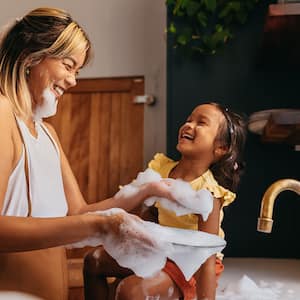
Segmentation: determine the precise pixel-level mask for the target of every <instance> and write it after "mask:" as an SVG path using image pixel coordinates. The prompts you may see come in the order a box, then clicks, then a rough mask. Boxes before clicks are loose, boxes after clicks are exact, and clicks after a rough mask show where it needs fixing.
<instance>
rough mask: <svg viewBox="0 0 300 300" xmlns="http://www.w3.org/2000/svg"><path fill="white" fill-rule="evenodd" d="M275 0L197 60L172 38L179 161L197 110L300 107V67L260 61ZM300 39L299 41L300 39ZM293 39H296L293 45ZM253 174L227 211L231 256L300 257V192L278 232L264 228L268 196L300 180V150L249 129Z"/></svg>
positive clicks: (287, 196) (284, 207) (282, 208)
mask: <svg viewBox="0 0 300 300" xmlns="http://www.w3.org/2000/svg"><path fill="white" fill-rule="evenodd" d="M273 2H274V1H273ZM269 3H270V1H261V3H260V4H259V5H258V6H257V8H256V9H255V11H254V12H253V14H252V15H251V17H250V19H249V21H248V23H247V24H246V25H244V26H243V27H242V28H240V29H239V31H238V32H237V33H236V35H235V39H234V40H233V41H231V42H230V43H229V44H228V45H227V46H226V48H225V49H224V51H223V52H222V53H220V54H218V55H216V56H211V57H201V58H199V57H198V58H191V57H186V56H183V55H182V54H181V53H178V51H175V50H174V49H173V48H172V47H171V45H170V42H168V80H167V82H168V87H167V91H168V118H167V122H168V124H167V127H168V138H167V140H168V154H169V155H170V156H171V157H173V158H174V159H177V158H178V157H179V154H178V153H177V152H176V149H175V146H176V143H177V130H178V128H179V126H180V124H181V123H182V122H184V120H185V119H186V117H187V116H188V114H189V113H190V112H191V110H192V109H193V108H194V107H195V106H196V105H198V104H200V103H202V102H207V101H216V102H220V103H222V104H223V105H225V106H228V107H230V108H231V109H233V110H236V111H239V112H243V113H245V114H246V115H248V116H249V115H250V114H251V113H253V112H255V111H259V110H265V109H273V108H300V72H299V70H300V68H299V67H297V68H296V67H295V66H290V67H285V69H284V70H283V69H281V70H278V69H277V68H276V67H269V66H260V65H259V64H258V61H259V60H258V57H259V54H260V53H261V44H262V38H263V25H264V20H265V16H266V13H267V7H268V4H269ZM299 38H300V36H299V37H295V39H299ZM292 46H293V45H291V47H292ZM245 160H246V164H247V168H246V172H245V174H244V176H243V177H242V182H241V185H240V188H239V191H238V197H237V199H236V201H235V202H234V203H233V204H232V205H231V206H229V207H228V208H227V209H226V210H225V219H224V222H223V227H224V229H225V232H226V240H227V242H228V246H227V247H226V249H225V251H224V253H225V255H227V256H250V257H298V258H299V257H300V245H299V243H298V242H297V239H298V237H299V236H300V218H299V215H300V197H299V196H298V195H296V194H295V193H292V192H289V191H286V192H283V193H281V194H280V195H279V197H278V198H277V201H276V203H275V209H274V226H273V232H272V233H271V234H269V235H267V234H263V233H259V232H257V231H256V223H257V217H258V214H259V210H260V201H261V198H262V196H263V194H264V192H265V190H266V189H267V187H268V186H269V185H270V184H272V183H273V182H274V181H276V180H278V179H281V178H295V179H298V180H300V152H296V151H293V148H292V147H291V146H288V145H284V144H262V143H261V141H260V137H259V136H257V135H254V134H252V133H249V134H248V140H247V145H246V151H245Z"/></svg>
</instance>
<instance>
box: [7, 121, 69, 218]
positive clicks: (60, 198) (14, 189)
mask: <svg viewBox="0 0 300 300" xmlns="http://www.w3.org/2000/svg"><path fill="white" fill-rule="evenodd" d="M17 125H18V126H19V128H20V133H21V134H22V137H23V141H24V144H25V145H24V146H25V147H26V152H25V151H24V146H23V150H22V155H21V158H20V160H19V162H18V163H17V165H16V167H15V168H14V170H13V172H12V174H11V175H10V177H9V180H8V187H7V190H6V194H5V198H4V204H3V208H2V212H1V215H5V216H23V217H25V216H27V215H28V211H29V207H28V197H27V183H26V175H25V155H26V154H27V162H28V179H29V193H30V198H31V216H32V217H61V216H66V214H67V211H68V206H67V201H66V196H65V192H64V187H63V180H62V173H61V166H60V154H59V149H58V146H57V144H56V143H55V141H54V139H53V137H52V136H51V134H50V132H49V131H48V129H47V128H46V127H45V125H43V124H42V123H39V122H37V123H35V127H36V131H37V137H34V136H33V135H32V134H31V133H30V131H29V129H28V128H27V126H26V125H25V123H24V122H23V121H21V120H19V119H17Z"/></svg>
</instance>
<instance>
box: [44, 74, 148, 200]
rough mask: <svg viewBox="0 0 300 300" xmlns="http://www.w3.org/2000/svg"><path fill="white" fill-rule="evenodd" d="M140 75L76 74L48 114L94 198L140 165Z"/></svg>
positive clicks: (126, 178)
mask: <svg viewBox="0 0 300 300" xmlns="http://www.w3.org/2000/svg"><path fill="white" fill-rule="evenodd" d="M143 92H144V81H143V78H115V79H114V78H112V79H91V80H87V79H84V80H79V81H78V84H77V86H76V87H75V88H73V89H72V90H71V91H70V92H69V93H66V94H65V95H64V96H63V98H62V99H61V100H60V103H59V106H58V112H57V114H56V116H55V117H53V118H50V119H49V121H50V123H52V124H53V126H54V127H55V129H56V131H57V134H58V136H59V137H60V140H61V143H62V147H63V149H64V151H65V153H66V155H67V157H68V159H69V161H70V164H71V167H72V170H73V172H74V174H75V176H76V178H77V180H78V183H79V186H80V189H81V191H82V193H83V195H84V197H85V199H86V201H87V202H89V203H93V202H96V201H99V200H102V199H105V198H107V197H110V196H112V195H113V194H115V193H116V192H117V191H118V189H119V185H124V184H127V183H129V182H130V181H131V180H132V179H133V178H135V177H136V175H137V173H138V172H139V171H141V170H142V168H143V131H144V129H143V115H144V111H143V109H144V108H143V104H135V103H133V98H134V96H135V95H141V94H143Z"/></svg>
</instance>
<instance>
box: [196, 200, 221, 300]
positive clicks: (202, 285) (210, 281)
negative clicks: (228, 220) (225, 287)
mask: <svg viewBox="0 0 300 300" xmlns="http://www.w3.org/2000/svg"><path fill="white" fill-rule="evenodd" d="M220 209H221V203H220V201H219V200H218V199H214V205H213V210H212V212H211V213H210V215H209V217H208V219H207V221H206V222H204V221H203V220H202V217H201V216H199V222H198V229H199V230H201V231H205V232H208V233H212V234H218V233H219V218H220ZM196 281H197V299H199V300H201V299H205V300H214V299H215V295H216V287H217V282H216V256H215V255H212V256H211V257H209V258H208V259H207V260H206V262H205V263H204V264H203V265H202V266H201V267H200V269H199V270H198V271H197V273H196Z"/></svg>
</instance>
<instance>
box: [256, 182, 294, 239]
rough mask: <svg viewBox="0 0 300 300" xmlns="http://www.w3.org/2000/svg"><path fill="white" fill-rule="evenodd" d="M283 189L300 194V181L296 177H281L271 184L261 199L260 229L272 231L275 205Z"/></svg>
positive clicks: (258, 226)
mask: <svg viewBox="0 0 300 300" xmlns="http://www.w3.org/2000/svg"><path fill="white" fill-rule="evenodd" d="M282 191H293V192H295V193H297V194H299V195H300V181H297V180H295V179H280V180H278V181H276V182H274V183H273V184H272V185H270V186H269V188H268V189H267V190H266V192H265V194H264V196H263V199H262V201H261V207H260V216H259V218H258V222H257V230H258V231H261V232H266V233H270V232H271V231H272V226H273V219H272V217H273V206H274V202H275V199H276V197H277V196H278V194H279V193H281V192H282Z"/></svg>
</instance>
